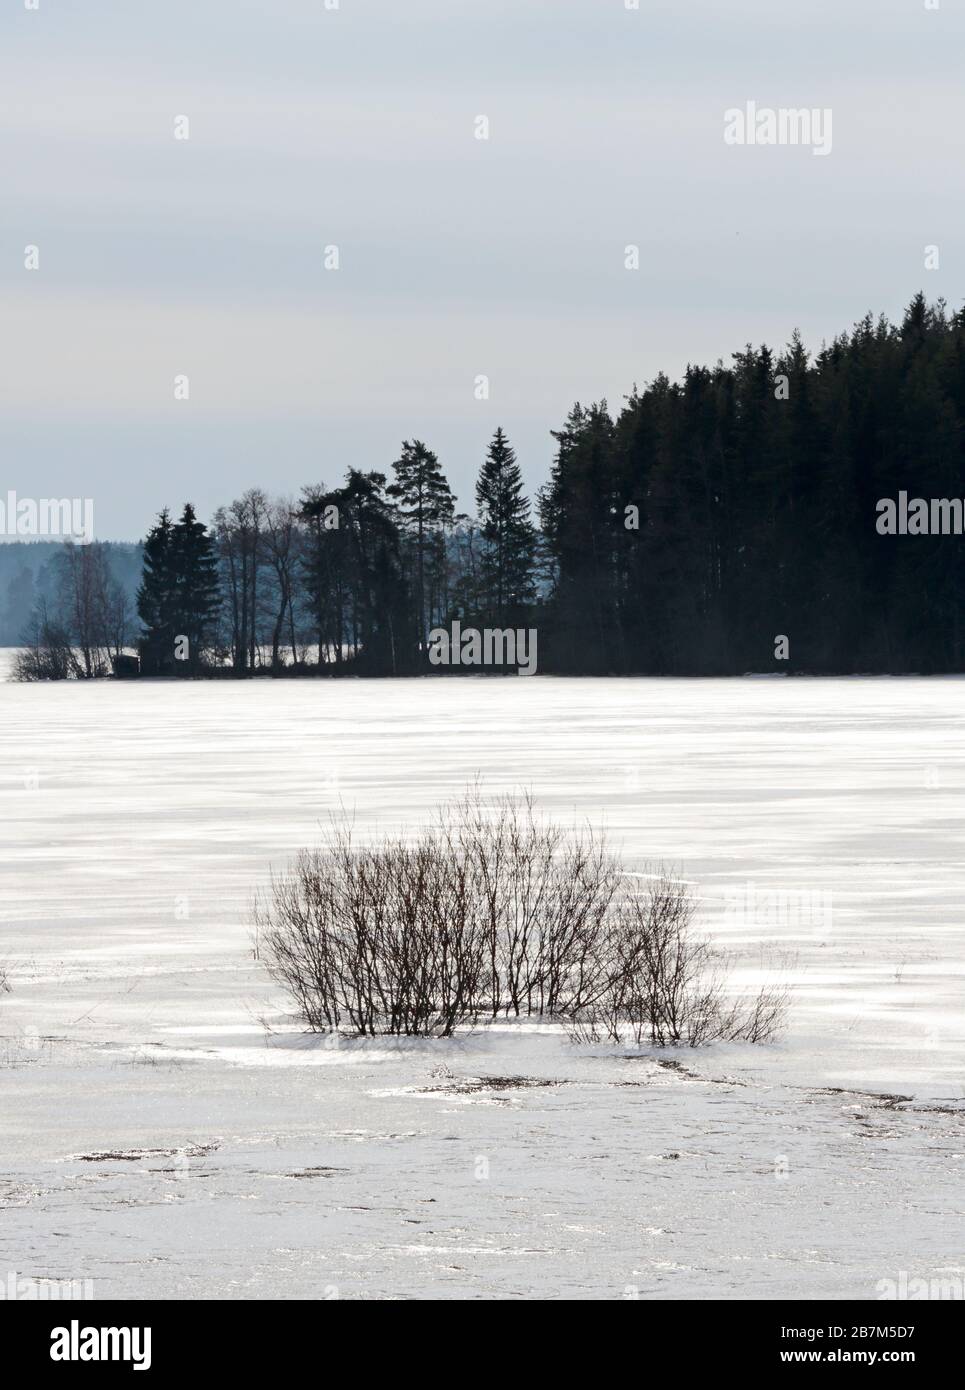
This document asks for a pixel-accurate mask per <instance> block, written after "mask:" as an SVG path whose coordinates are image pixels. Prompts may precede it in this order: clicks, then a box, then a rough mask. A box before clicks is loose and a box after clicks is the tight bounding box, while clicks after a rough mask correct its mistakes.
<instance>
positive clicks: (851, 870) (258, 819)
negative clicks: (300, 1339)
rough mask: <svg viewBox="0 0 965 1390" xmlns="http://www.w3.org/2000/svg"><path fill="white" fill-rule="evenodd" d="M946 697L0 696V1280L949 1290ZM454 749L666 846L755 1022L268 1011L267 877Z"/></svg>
mask: <svg viewBox="0 0 965 1390" xmlns="http://www.w3.org/2000/svg"><path fill="white" fill-rule="evenodd" d="M963 705H965V682H963V681H962V680H957V679H947V680H914V679H901V680H765V679H745V680H730V681H714V680H693V681H676V680H623V679H614V680H566V679H551V678H542V677H540V678H537V679H533V680H520V679H505V680H499V679H487V678H478V679H460V680H440V679H435V680H412V681H387V680H384V681H363V680H349V681H342V682H331V681H278V682H272V681H248V682H238V683H235V682H216V683H215V682H198V683H179V684H166V683H163V682H146V681H145V682H131V683H120V682H119V683H96V684H92V685H90V686H86V685H78V684H71V685H69V686H68V685H52V686H39V687H38V686H17V685H14V684H4V685H2V686H0V711H2V716H3V718H2V724H0V740H2V750H3V757H2V762H0V795H2V800H3V808H4V826H5V835H4V839H3V844H2V848H0V874H2V885H3V893H2V907H0V914H2V918H0V961H2V962H4V963H5V964H6V965H7V967H8V969H9V971H10V974H11V982H12V985H13V991H12V993H11V994H9V995H7V996H5V997H4V998H3V999H2V1000H0V1126H2V1134H0V1273H3V1272H4V1271H7V1270H16V1271H17V1272H18V1273H19V1274H20V1275H22V1276H29V1277H33V1278H35V1279H52V1280H61V1279H84V1278H89V1279H92V1280H93V1281H94V1286H95V1291H96V1294H97V1295H98V1296H102V1297H122V1296H132V1297H149V1296H162V1297H186V1296H190V1297H245V1298H278V1297H285V1296H307V1297H329V1296H339V1297H343V1298H353V1297H361V1298H384V1297H399V1298H411V1297H426V1296H430V1297H432V1296H436V1297H484V1298H487V1297H508V1298H522V1297H532V1296H548V1297H555V1296H569V1297H577V1298H581V1297H585V1298H619V1297H625V1296H627V1294H628V1293H630V1294H632V1293H634V1292H638V1293H639V1296H640V1297H661V1298H675V1297H695V1296H696V1297H715V1296H716V1297H721V1296H722V1297H753V1298H773V1297H785V1296H787V1297H796V1296H799V1297H805V1298H819V1297H846V1296H849V1297H858V1298H873V1297H875V1290H876V1284H877V1281H879V1280H882V1279H895V1278H897V1276H898V1273H899V1271H901V1270H907V1271H909V1273H910V1274H912V1275H915V1274H923V1275H925V1276H928V1277H937V1276H943V1277H951V1278H965V1221H963V1217H962V1213H961V1208H962V1205H963V1203H962V1188H963V1184H962V1176H963V1171H965V1008H963V1005H965V931H963V923H962V904H963V900H965V895H963V887H965V860H963V853H962V850H963V839H965V822H963V818H962V812H961V804H962V793H963V790H965V722H963V713H962V711H963ZM477 775H481V776H482V778H483V781H484V786H485V788H486V789H487V790H489V791H492V792H499V791H504V790H512V789H515V788H521V787H527V788H532V790H533V791H534V792H535V794H536V797H537V799H538V801H539V803H540V805H541V806H542V807H543V808H544V809H546V810H547V811H549V812H550V813H552V814H553V815H554V816H558V817H560V818H561V819H563V820H565V821H567V822H570V821H573V820H581V819H588V820H590V821H592V822H593V823H594V824H599V825H606V827H607V828H608V830H609V833H610V836H611V839H612V841H613V842H614V844H615V845H616V846H618V847H619V848H620V849H621V850H622V853H623V855H624V858H625V860H626V862H627V866H628V868H630V869H631V870H633V871H637V872H644V871H645V870H646V867H647V864H648V863H651V862H653V861H664V862H670V863H672V864H674V865H676V866H677V868H678V869H679V871H680V872H681V873H682V874H683V875H684V876H685V877H686V878H688V879H689V880H691V881H692V882H693V885H694V889H695V892H697V893H698V894H699V896H700V900H701V904H702V917H701V920H702V922H703V924H704V926H705V928H706V930H707V931H708V932H710V933H711V934H712V935H714V936H715V938H716V939H718V940H719V941H720V942H721V943H722V944H723V945H724V946H725V947H726V948H727V950H728V951H729V952H730V953H731V955H732V959H733V962H734V967H735V970H736V972H737V978H739V979H741V980H746V981H748V982H752V981H754V980H757V979H761V978H775V979H781V980H785V981H788V982H790V983H791V985H792V986H793V999H792V1007H791V1013H790V1018H789V1026H788V1029H787V1032H786V1034H785V1036H784V1037H783V1039H782V1040H781V1042H780V1043H778V1044H776V1045H773V1046H768V1047H763V1048H750V1047H734V1046H715V1047H713V1048H708V1049H700V1050H694V1051H681V1052H674V1053H667V1054H664V1055H660V1054H658V1053H653V1054H652V1055H640V1056H633V1055H624V1054H621V1053H619V1052H615V1051H613V1050H612V1049H605V1048H600V1049H595V1050H587V1049H581V1048H576V1047H574V1046H573V1045H571V1044H570V1042H569V1041H568V1040H567V1039H566V1037H565V1036H564V1035H563V1034H562V1033H561V1032H560V1031H559V1030H558V1029H556V1028H553V1027H551V1026H549V1025H544V1026H531V1027H530V1026H524V1025H505V1026H498V1027H491V1028H482V1029H479V1030H478V1031H477V1032H475V1033H474V1034H472V1035H471V1036H462V1037H459V1038H457V1039H455V1040H453V1041H451V1042H448V1043H438V1042H419V1043H403V1042H391V1041H389V1040H376V1041H373V1042H365V1043H356V1042H346V1041H342V1042H341V1043H339V1045H337V1046H333V1045H332V1043H331V1041H330V1040H327V1039H321V1038H312V1037H309V1036H306V1035H304V1034H303V1033H301V1032H300V1031H299V1030H298V1029H297V1028H296V1027H294V1026H293V1025H292V1023H291V1020H290V1019H288V1018H287V1015H286V1005H285V1000H284V998H283V997H282V996H280V994H279V992H278V990H277V989H276V988H274V987H273V986H272V985H271V983H270V982H269V981H268V980H267V979H266V978H265V975H264V972H263V970H262V968H261V967H260V965H259V964H258V962H257V961H255V960H254V959H253V957H252V953H251V949H250V947H251V942H250V930H249V925H248V908H249V903H250V900H251V896H252V893H253V891H254V889H255V888H256V887H258V886H259V885H260V884H263V883H264V882H265V880H266V877H267V873H268V869H269V866H270V865H271V864H276V865H279V864H281V863H283V862H284V861H285V859H286V858H287V857H288V855H289V854H290V853H291V852H292V851H294V850H295V849H297V848H298V847H299V846H301V845H304V844H309V843H312V842H313V841H315V840H316V839H317V837H318V834H319V826H320V825H321V824H323V823H324V822H325V821H326V819H327V817H328V815H329V814H330V813H331V812H333V811H337V810H338V808H339V807H344V809H345V811H346V812H347V813H351V814H353V815H354V818H355V823H356V825H357V827H358V829H359V832H360V833H362V834H369V833H374V832H375V831H376V830H379V829H385V830H395V829H398V828H400V827H410V828H411V827H414V826H415V825H417V824H418V823H419V822H420V821H422V820H424V819H425V818H427V817H428V816H429V815H431V813H432V812H433V811H434V810H435V809H436V808H437V807H438V805H439V804H440V803H441V802H443V801H444V800H446V799H447V798H449V797H451V796H454V795H457V794H459V793H460V792H461V791H462V790H463V789H464V788H465V786H466V785H467V783H469V782H470V781H471V780H472V779H473V778H475V777H476V776H477ZM748 884H749V885H752V887H751V888H750V889H748V887H747V885H748ZM775 892H779V893H782V894H784V895H785V902H786V901H788V900H790V901H791V902H801V901H803V902H805V903H806V904H809V905H813V904H819V905H820V910H819V911H813V912H811V911H810V908H809V911H808V912H805V913H804V914H803V915H802V914H801V913H797V914H795V912H793V911H791V912H788V911H776V910H773V904H774V902H775V899H774V898H773V897H771V898H767V897H766V895H767V894H774V893H775ZM747 902H753V903H756V904H758V909H755V910H753V911H750V912H748V911H744V912H743V913H741V912H739V911H734V904H735V903H745V904H746V903H747ZM761 904H770V905H771V906H769V907H768V906H764V907H761V906H760V905H761ZM809 914H810V915H809Z"/></svg>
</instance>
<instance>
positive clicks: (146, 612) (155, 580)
mask: <svg viewBox="0 0 965 1390" xmlns="http://www.w3.org/2000/svg"><path fill="white" fill-rule="evenodd" d="M173 532H174V527H173V526H172V524H171V516H170V513H169V512H168V509H167V507H165V508H164V510H163V511H162V512H161V513H160V514H159V516H158V519H157V521H156V523H155V524H154V526H152V527H151V529H150V531H149V532H148V534H147V537H146V539H145V541H144V572H143V574H142V577H141V583H140V587H139V588H138V591H137V615H138V617H139V618H140V620H141V622H142V624H143V631H142V634H141V644H140V645H141V667H142V670H143V672H144V674H145V675H151V676H157V675H163V674H166V673H168V672H170V671H171V670H173V668H174V638H175V635H176V629H175V626H174V621H175V591H176V579H175V567H174V542H173Z"/></svg>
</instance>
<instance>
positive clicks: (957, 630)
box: [7, 295, 965, 675]
mask: <svg viewBox="0 0 965 1390" xmlns="http://www.w3.org/2000/svg"><path fill="white" fill-rule="evenodd" d="M553 437H554V438H555V440H556V443H557V449H556V456H555V461H554V464H553V468H552V473H551V476H550V478H549V481H548V482H547V483H546V485H545V486H544V487H543V488H542V489H541V490H540V492H539V494H538V498H537V502H536V506H535V508H534V507H532V506H531V503H530V501H529V499H528V498H527V497H526V496H525V494H524V491H523V485H522V479H521V474H520V470H519V466H518V463H517V460H516V456H515V453H514V451H513V449H512V446H511V443H510V441H509V440H508V439H507V438H506V436H505V435H504V434H503V432H502V430H497V432H496V434H495V435H494V437H493V439H492V441H491V443H490V445H489V450H488V453H487V455H486V457H485V458H484V459H483V460H482V461H481V467H480V471H479V476H478V481H477V484H476V493H475V515H474V516H468V515H465V514H462V513H459V512H457V511H456V505H455V499H454V496H453V493H452V491H451V489H450V487H449V484H448V482H447V480H446V477H445V474H444V471H443V469H442V467H441V465H440V463H439V460H438V459H437V457H436V455H435V454H434V453H433V452H432V450H431V449H430V448H428V447H427V445H426V444H424V443H423V442H422V441H420V440H417V439H414V440H411V441H406V442H404V443H403V445H402V448H401V452H400V454H399V457H398V458H397V459H396V460H395V462H394V463H393V464H392V466H391V474H384V473H380V472H361V471H359V470H356V469H352V470H350V471H349V472H348V474H347V475H346V477H345V480H344V482H343V484H342V485H341V486H340V487H336V488H334V489H328V488H326V487H324V486H321V485H319V486H313V487H309V488H306V489H305V490H304V492H303V493H302V495H301V497H300V498H298V499H274V498H270V497H269V496H267V495H266V494H265V493H264V492H262V491H260V490H259V489H251V490H250V491H248V492H246V493H245V494H244V496H242V497H240V498H238V499H237V500H236V501H234V502H232V503H230V504H229V505H227V506H224V507H222V508H220V509H219V510H218V511H217V512H216V514H215V515H214V517H213V518H212V519H211V522H210V525H208V526H205V525H203V524H202V523H200V522H199V521H198V520H197V518H196V517H195V514H194V511H193V509H192V508H191V507H190V506H187V507H185V508H184V510H183V511H182V512H181V513H180V514H179V515H178V516H177V517H176V518H175V517H172V516H171V515H169V514H168V512H167V511H165V512H163V513H162V514H161V515H160V517H159V518H158V519H157V521H156V523H155V525H154V526H153V528H152V529H151V531H150V532H149V534H148V536H147V538H146V540H145V542H144V547H143V561H144V569H143V575H142V578H141V582H140V587H139V589H138V592H137V596H136V612H137V620H136V622H130V623H129V625H128V626H127V627H125V630H124V631H123V632H120V631H119V628H118V622H119V618H120V613H119V604H120V606H121V607H123V606H124V605H123V604H122V603H121V597H122V596H121V594H120V592H119V590H118V589H117V588H115V591H114V592H113V600H114V601H113V602H111V601H110V595H109V593H108V590H110V586H111V585H112V584H113V585H115V586H117V583H118V581H117V576H116V575H112V574H111V568H112V567H111V565H110V564H107V563H103V564H102V563H100V562H99V561H98V559H97V554H98V551H99V550H102V549H104V547H100V546H98V545H96V544H95V545H93V546H86V547H73V546H71V545H69V544H68V545H67V546H64V547H61V549H62V550H63V551H64V552H65V553H64V554H63V555H62V556H61V557H60V558H59V560H58V561H57V567H58V569H59V576H58V577H57V579H56V582H54V580H53V579H52V578H51V577H50V576H48V579H49V580H50V582H48V583H47V584H46V590H45V592H44V593H43V594H42V595H41V601H40V602H39V603H37V604H36V605H35V608H34V611H33V616H32V620H31V623H30V630H29V631H28V632H27V633H26V635H25V640H26V641H27V642H28V646H29V649H30V653H32V654H33V659H34V661H35V664H39V667H40V668H41V669H39V671H36V672H35V674H41V675H43V674H58V673H60V670H59V667H58V669H57V670H49V671H44V670H43V669H42V667H43V659H44V654H45V653H47V654H48V656H49V652H50V650H51V649H56V648H57V644H58V643H59V644H60V646H61V647H62V646H63V644H64V643H68V644H69V645H70V646H71V648H72V649H74V650H75V651H80V652H81V653H82V656H81V658H80V660H76V659H75V661H74V663H73V668H72V670H70V671H66V672H64V673H65V674H71V673H72V674H81V675H87V674H97V673H98V671H100V670H103V669H105V668H106V666H107V663H108V662H109V660H110V657H111V655H112V654H114V653H115V652H116V651H118V650H119V649H120V647H121V646H122V645H123V644H124V642H126V643H128V644H130V643H131V642H136V643H137V644H138V646H139V649H140V653H141V657H142V667H143V669H144V670H145V671H146V672H153V673H162V674H163V673H168V674H172V675H178V674H184V675H186V674H197V673H202V672H208V671H214V670H218V671H220V672H225V673H235V674H237V675H249V674H252V673H258V672H262V671H264V672H275V673H283V672H289V673H294V672H301V671H304V672H306V673H307V672H312V671H322V672H330V673H336V672H340V671H345V672H353V673H356V674H371V675H391V674H409V673H416V672H420V671H423V670H430V669H434V668H431V667H430V666H429V665H428V661H427V640H428V635H429V633H430V631H431V630H432V629H433V628H434V627H438V626H448V625H449V624H450V623H451V622H452V621H453V620H454V619H456V618H458V619H459V620H460V621H461V623H462V625H463V627H464V628H465V627H466V626H467V625H474V626H476V627H479V628H485V627H499V628H504V627H521V626H525V627H534V628H536V629H537V631H538V634H539V669H540V670H542V671H556V672H571V673H587V674H607V673H645V674H715V675H716V674H736V673H740V672H743V671H748V670H755V671H761V670H782V671H788V670H792V671H809V672H855V671H922V672H930V671H957V670H962V669H963V667H965V623H963V599H965V537H963V536H961V535H954V534H951V535H898V536H893V535H881V534H879V532H878V529H877V527H876V521H877V519H878V512H877V503H878V502H879V500H880V499H883V498H894V497H896V496H897V495H898V494H899V492H900V491H901V490H904V491H906V492H907V493H908V494H909V495H913V496H918V497H923V498H954V497H958V498H961V497H962V496H963V494H965V468H963V464H965V311H958V312H956V313H949V312H948V311H947V310H946V308H945V306H944V305H943V304H942V303H941V302H939V303H938V304H937V305H935V306H930V305H928V304H927V302H926V301H925V299H924V296H922V295H918V296H917V297H916V298H915V299H914V300H913V301H912V303H911V304H910V305H909V307H908V309H907V311H906V313H905V315H904V317H903V320H902V322H901V324H900V326H899V325H893V324H891V323H889V322H888V321H886V320H885V319H883V318H881V319H878V320H877V321H875V320H873V319H872V318H871V317H870V316H868V317H867V318H865V319H864V320H862V321H861V322H860V323H858V324H857V325H856V326H855V327H854V329H853V330H852V331H851V332H850V333H846V334H842V335H841V336H840V337H838V338H836V339H835V340H834V341H833V342H832V343H830V344H829V345H827V346H825V347H823V348H822V350H821V351H820V352H819V353H818V354H817V356H816V357H815V358H813V360H812V359H810V358H809V355H808V353H807V352H806V351H805V349H804V347H803V345H802V343H801V341H800V339H799V337H798V335H797V334H795V335H794V336H793V337H792V339H791V342H790V343H789V345H788V346H787V348H786V349H784V351H783V352H780V353H777V354H775V353H774V352H772V351H771V350H770V349H768V348H766V347H761V348H759V349H754V348H752V347H750V346H748V347H747V348H746V349H745V350H744V351H742V352H738V353H735V354H734V356H733V361H732V365H731V366H729V367H725V366H724V365H723V364H722V363H718V364H717V366H715V367H712V368H708V367H690V368H688V370H687V372H686V373H685V375H684V377H683V380H682V381H679V382H671V381H670V380H669V379H668V378H667V377H666V376H663V375H660V376H658V377H657V378H656V379H655V380H654V381H653V382H652V383H651V384H650V385H649V386H647V387H646V388H645V389H644V390H642V391H638V390H636V389H634V391H633V394H632V395H631V396H629V397H628V398H627V399H626V401H625V404H624V406H623V408H622V409H621V410H620V411H619V413H618V414H617V415H616V416H614V415H613V414H612V413H611V412H610V410H609V409H608V407H607V404H606V402H605V401H601V402H599V403H596V404H591V405H588V406H582V405H580V404H577V405H574V407H573V409H572V410H571V411H570V413H569V416H568V417H567V419H566V421H565V423H564V424H563V426H562V427H561V428H560V429H559V430H556V431H554V432H553ZM80 552H83V556H84V557H83V558H80V559H79V558H78V554H79V553H80ZM46 563H47V564H48V565H49V563H50V562H49V560H48V561H47V562H46ZM33 582H34V585H35V587H36V586H37V581H36V579H34V581H33ZM14 586H19V587H18V588H17V593H18V594H19V593H20V592H21V590H22V591H23V592H24V593H26V592H29V584H28V583H27V581H26V580H25V579H24V578H23V576H22V575H20V574H18V575H16V576H13V577H12V578H11V579H10V580H8V584H7V608H8V610H9V609H10V607H11V603H12V602H13V597H14V595H13V590H14ZM99 586H100V590H103V592H101V591H100V590H99ZM123 587H124V586H123V585H122V584H121V585H120V586H119V589H123ZM19 601H20V600H18V602H19ZM124 622H127V619H126V618H125V619H124ZM781 637H783V638H786V642H779V641H778V639H779V638H781ZM119 639H120V640H119ZM178 639H181V641H180V646H178ZM184 639H187V640H186V641H185V640H184ZM776 652H777V653H780V654H781V655H786V657H787V659H786V660H779V659H776ZM84 654H86V655H84ZM30 659H31V658H30V657H29V656H28V660H27V666H28V668H29V665H30ZM53 665H54V666H55V667H56V666H57V665H58V663H57V662H56V661H55V662H54V663H53ZM63 665H64V662H63V661H61V662H60V666H61V667H62V666H63ZM26 674H30V671H29V669H28V670H27V671H26Z"/></svg>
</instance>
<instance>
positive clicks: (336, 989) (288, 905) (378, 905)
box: [256, 831, 485, 1037]
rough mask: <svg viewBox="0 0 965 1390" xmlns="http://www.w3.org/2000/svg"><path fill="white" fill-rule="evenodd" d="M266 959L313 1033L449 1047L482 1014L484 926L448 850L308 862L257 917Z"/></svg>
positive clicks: (337, 842) (438, 847)
mask: <svg viewBox="0 0 965 1390" xmlns="http://www.w3.org/2000/svg"><path fill="white" fill-rule="evenodd" d="M256 922H257V925H258V932H259V938H258V951H259V955H262V956H263V957H264V959H265V960H266V962H267V965H268V969H269V971H270V972H271V974H272V975H273V976H274V978H276V979H277V980H279V981H280V982H281V983H283V984H284V985H285V986H286V987H287V989H288V990H289V992H290V993H291V995H292V997H293V999H294V1000H295V1003H296V1005H297V1007H298V1010H299V1013H300V1014H301V1015H302V1017H303V1018H304V1019H305V1021H306V1022H307V1023H308V1025H309V1026H310V1027H311V1028H313V1029H334V1028H340V1027H343V1026H347V1027H350V1028H351V1029H352V1030H353V1031H354V1032H356V1033H360V1034H362V1035H366V1034H376V1033H395V1034H403V1035H406V1036H413V1035H414V1036H432V1035H435V1036H439V1037H448V1036H449V1035H450V1034H451V1033H452V1031H453V1029H454V1028H455V1027H456V1025H457V1024H459V1023H464V1022H466V1021H467V1020H469V1019H472V1018H473V1017H475V1016H476V1014H477V1013H478V1012H479V999H480V984H481V980H482V977H483V963H484V959H485V938H484V934H483V930H482V923H481V920H480V919H479V916H478V913H477V912H476V903H475V902H474V901H473V899H472V897H471V894H470V893H469V891H468V888H467V874H466V869H465V866H464V865H463V864H461V863H460V862H458V860H456V859H455V858H454V857H453V855H452V854H451V852H450V849H449V847H448V846H447V845H446V844H445V842H442V841H439V840H437V839H434V838H432V837H425V838H423V840H422V841H421V842H420V843H418V844H416V845H415V846H408V845H405V844H403V843H401V842H399V841H392V842H389V843H387V844H384V845H382V846H381V847H379V848H375V849H369V848H357V847H356V846H355V845H354V844H353V841H352V838H351V834H350V833H349V832H342V831H338V832H336V833H334V834H333V836H332V839H331V841H330V843H329V844H328V846H327V847H326V848H325V849H323V850H319V851H303V852H302V853H301V854H300V855H299V856H298V857H297V859H296V860H295V862H294V864H293V865H292V866H291V868H290V870H289V871H288V873H286V874H285V875H284V876H283V877H282V878H277V879H275V880H273V882H272V885H271V889H270V893H269V897H268V900H267V902H265V903H262V904H260V905H259V906H258V907H257V908H256Z"/></svg>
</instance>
